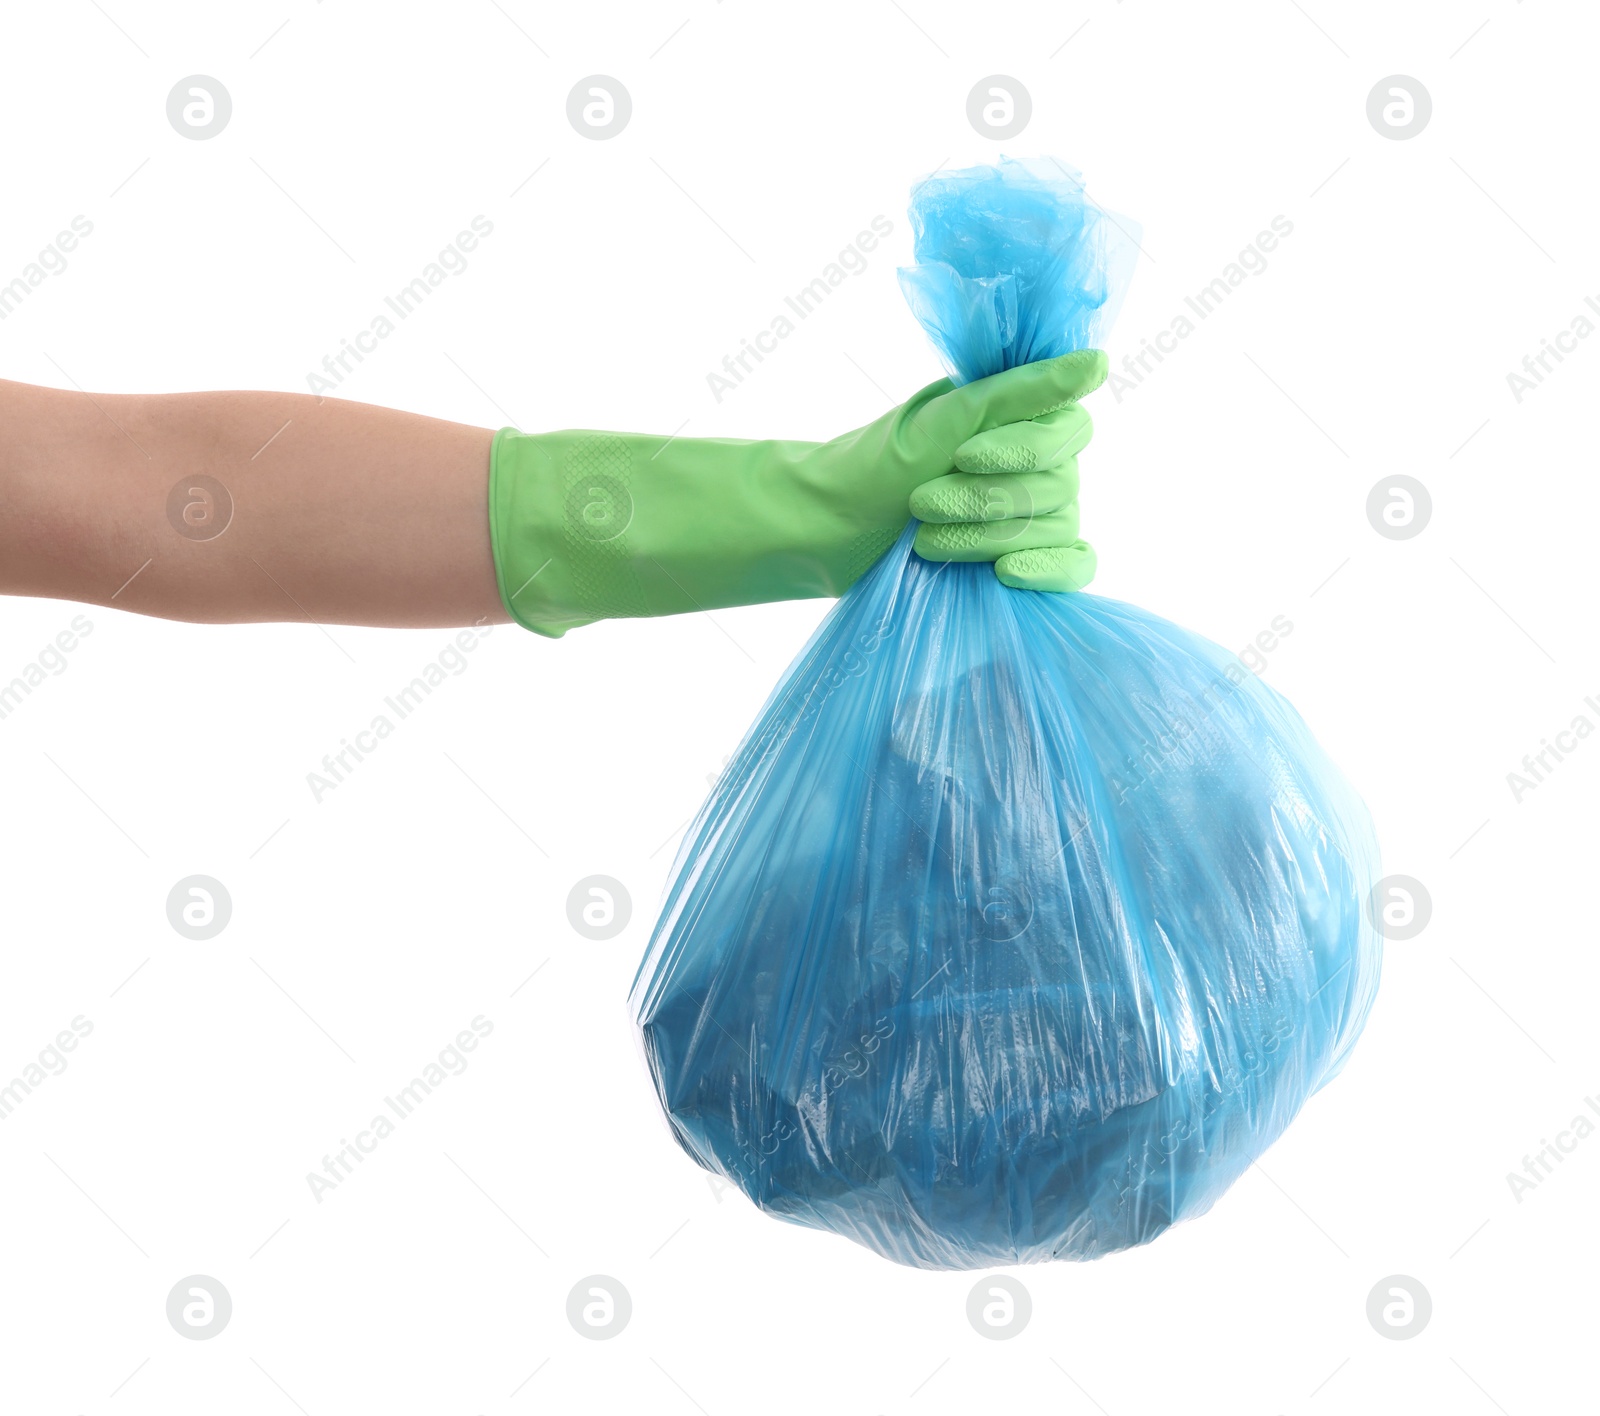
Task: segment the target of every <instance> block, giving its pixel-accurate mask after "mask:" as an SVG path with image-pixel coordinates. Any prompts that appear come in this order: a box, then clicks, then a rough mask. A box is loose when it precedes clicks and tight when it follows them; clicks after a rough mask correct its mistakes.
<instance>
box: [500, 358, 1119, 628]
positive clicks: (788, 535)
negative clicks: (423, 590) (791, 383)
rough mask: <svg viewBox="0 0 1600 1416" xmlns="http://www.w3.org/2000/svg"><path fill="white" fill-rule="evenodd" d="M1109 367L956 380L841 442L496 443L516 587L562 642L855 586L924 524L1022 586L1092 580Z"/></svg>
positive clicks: (509, 434)
mask: <svg viewBox="0 0 1600 1416" xmlns="http://www.w3.org/2000/svg"><path fill="white" fill-rule="evenodd" d="M1105 376H1106V356H1105V355H1104V354H1103V353H1101V352H1100V351H1099V350H1095V349H1088V350H1081V351H1079V352H1077V353H1074V354H1066V355H1063V356H1061V357H1060V358H1057V359H1045V360H1041V361H1039V362H1038V363H1036V364H1027V365H1024V366H1022V367H1020V368H1016V369H1008V370H1006V371H1005V372H1004V373H1001V374H996V375H994V376H993V377H991V378H986V379H979V380H977V381H976V382H974V383H970V384H965V385H963V386H962V387H960V388H952V387H951V384H950V381H949V380H948V379H941V380H939V382H938V383H934V384H930V385H929V386H928V387H927V388H925V389H923V390H922V391H921V392H920V393H918V394H916V395H915V396H914V397H913V398H911V399H910V400H909V401H908V402H906V403H904V404H902V405H901V406H900V407H898V408H895V409H891V410H890V411H889V412H888V413H886V414H884V416H883V417H881V418H879V419H878V420H877V421H876V422H873V423H869V424H867V426H866V427H864V428H858V429H856V431H854V432H851V433H846V434H844V436H842V437H838V438H835V439H833V441H831V442H826V443H805V442H742V441H737V440H734V439H729V438H676V437H673V438H662V437H656V436H647V435H644V434H636V433H597V432H584V431H567V432H555V433H531V434H530V433H520V432H518V431H517V430H516V429H514V428H504V429H502V430H501V431H500V432H499V433H498V434H497V435H496V437H495V441H494V450H493V453H492V456H491V458H490V470H489V518H490V530H491V534H492V536H493V543H494V560H495V573H496V575H497V576H498V578H499V583H500V596H501V599H502V600H503V601H504V602H505V605H506V608H507V610H508V611H509V612H510V613H511V615H512V617H513V618H514V619H516V620H517V621H518V623H520V624H522V625H524V626H525V627H527V628H528V629H531V630H535V631H536V632H538V633H540V634H546V635H550V636H552V637H557V636H559V635H561V634H563V633H565V632H566V631H567V630H568V629H571V628H574V627H575V626H578V625H583V624H590V623H592V622H593V621H595V620H599V619H614V618H620V617H632V616H641V615H667V614H680V613H683V612H686V611H690V610H710V609H717V608H720V607H722V606H725V605H748V604H758V603H761V602H765V601H769V600H801V599H811V598H815V597H817V596H824V595H828V596H831V595H841V594H843V593H844V592H845V591H846V590H847V589H849V587H850V586H851V585H853V584H854V583H855V582H856V580H858V579H859V578H860V577H861V576H862V575H863V574H865V572H866V571H867V569H868V567H870V566H871V565H872V563H873V562H874V561H876V560H877V559H878V557H879V556H881V555H882V554H883V553H884V552H885V551H886V550H888V548H889V547H890V546H891V545H892V544H893V543H894V541H895V538H896V537H897V536H898V535H899V534H900V532H901V531H902V530H903V529H904V527H905V525H906V522H907V520H908V519H909V518H910V517H912V516H915V517H917V518H919V519H920V520H922V521H923V522H924V523H926V524H925V525H923V526H922V527H921V528H920V529H919V530H918V532H917V537H916V551H917V554H918V555H921V556H923V557H924V558H925V559H928V560H937V561H993V562H994V563H995V570H996V573H997V574H998V575H999V577H1000V579H1001V580H1002V581H1003V582H1004V583H1005V584H1007V585H1011V586H1016V587H1018V588H1020V589H1030V590H1077V589H1080V588H1082V586H1083V585H1085V584H1087V583H1088V580H1089V578H1090V577H1091V576H1092V575H1093V574H1094V566H1095V557H1094V552H1093V550H1091V549H1090V548H1089V546H1088V545H1087V544H1085V543H1084V542H1083V541H1081V540H1079V539H1078V506H1077V495H1078V471H1077V456H1076V455H1077V453H1078V452H1079V451H1081V450H1082V448H1083V447H1084V445H1085V444H1086V443H1087V442H1088V441H1089V435H1090V423H1089V416H1088V414H1087V413H1085V412H1084V411H1083V410H1082V409H1081V408H1079V406H1078V404H1077V400H1078V399H1079V398H1080V397H1081V396H1082V395H1084V394H1086V393H1089V392H1092V391H1093V390H1094V389H1095V388H1097V387H1099V385H1100V383H1101V382H1102V381H1103V380H1104V378H1105Z"/></svg>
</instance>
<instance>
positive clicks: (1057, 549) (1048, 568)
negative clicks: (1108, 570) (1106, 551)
mask: <svg viewBox="0 0 1600 1416" xmlns="http://www.w3.org/2000/svg"><path fill="white" fill-rule="evenodd" d="M1098 559H1099V558H1098V557H1097V556H1096V555H1095V553H1094V547H1093V546H1091V545H1090V544H1089V543H1088V542H1087V541H1076V542H1074V543H1073V544H1072V545H1070V546H1040V547H1039V548H1037V549H1036V550H1031V551H1012V552H1010V553H1009V554H1007V555H1003V556H1001V557H1000V559H999V560H997V561H996V562H995V563H994V573H995V575H996V576H998V577H999V580H1000V583H1001V584H1002V585H1009V586H1010V587H1011V588H1012V589H1013V590H1055V591H1063V590H1081V589H1083V587H1084V586H1085V585H1087V584H1088V583H1089V582H1090V581H1091V580H1093V579H1094V572H1095V567H1096V565H1097V564H1098Z"/></svg>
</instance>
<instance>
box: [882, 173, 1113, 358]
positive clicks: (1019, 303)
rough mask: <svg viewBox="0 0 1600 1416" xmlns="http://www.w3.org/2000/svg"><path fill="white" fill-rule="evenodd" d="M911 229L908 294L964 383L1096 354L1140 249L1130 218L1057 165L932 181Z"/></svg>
mask: <svg viewBox="0 0 1600 1416" xmlns="http://www.w3.org/2000/svg"><path fill="white" fill-rule="evenodd" d="M911 229H912V231H913V233H914V244H913V250H914V252H915V254H916V258H917V264H916V265H915V266H911V267H909V268H905V269H902V270H901V271H900V288H901V289H902V290H903V291H904V292H905V297H906V300H907V301H908V302H909V303H910V305H911V312H912V313H913V314H914V315H915V316H916V317H917V320H918V321H919V322H920V323H921V325H922V327H923V328H924V329H925V330H927V332H928V335H929V337H930V338H931V339H932V340H933V342H934V345H935V346H936V347H937V348H938V350H939V353H940V354H941V355H943V357H944V361H945V364H946V366H947V367H948V368H949V370H950V376H951V377H952V378H953V379H954V380H955V381H956V382H957V383H970V382H972V380H973V379H981V378H984V377H986V376H987V375H989V374H998V373H999V372H1000V371H1001V370H1002V369H1010V368H1013V367H1015V366H1016V365H1018V364H1031V363H1033V362H1035V361H1036V360H1039V359H1051V358H1054V357H1055V356H1056V355H1058V354H1070V353H1072V352H1073V350H1075V349H1097V348H1099V347H1100V345H1101V344H1102V343H1103V341H1104V336H1105V334H1106V332H1107V331H1108V330H1109V329H1110V328H1111V323H1112V321H1113V320H1114V319H1115V318H1116V316H1117V310H1118V309H1119V308H1120V307H1121V304H1122V297H1123V294H1124V293H1125V292H1126V290H1127V288H1128V281H1129V280H1130V279H1131V278H1132V275H1133V265H1134V261H1135V260H1136V259H1137V257H1138V254H1139V245H1138V236H1137V230H1136V228H1135V227H1134V225H1133V223H1132V222H1130V221H1128V220H1127V218H1125V217H1117V216H1112V215H1111V214H1110V213H1108V212H1106V211H1103V210H1102V209H1101V208H1099V207H1097V206H1096V205H1095V204H1094V203H1093V202H1091V201H1090V200H1089V198H1088V194H1087V193H1086V192H1085V191H1084V187H1083V180H1082V178H1080V177H1079V176H1078V174H1077V173H1076V172H1073V171H1072V170H1071V169H1070V168H1067V167H1063V166H1062V165H1061V164H1060V163H1058V162H1053V161H1045V162H1042V163H1036V164H1027V163H1022V162H1017V161H1014V160H1011V159H1004V160H1002V161H1001V163H1000V165H999V166H997V167H971V168H968V169H966V170H965V171H962V172H948V173H944V174H942V175H935V176H933V177H929V178H927V179H926V180H925V181H923V182H921V183H920V184H918V186H917V187H916V189H915V190H914V191H913V192H912V194H911Z"/></svg>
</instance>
